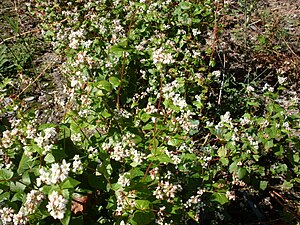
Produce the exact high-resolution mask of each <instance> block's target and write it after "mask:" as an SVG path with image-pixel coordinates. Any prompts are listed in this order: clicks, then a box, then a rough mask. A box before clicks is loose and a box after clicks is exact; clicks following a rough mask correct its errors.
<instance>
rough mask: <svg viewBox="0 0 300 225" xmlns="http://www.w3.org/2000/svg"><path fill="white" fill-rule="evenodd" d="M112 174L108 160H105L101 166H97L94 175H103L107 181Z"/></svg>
mask: <svg viewBox="0 0 300 225" xmlns="http://www.w3.org/2000/svg"><path fill="white" fill-rule="evenodd" d="M112 172H113V168H112V166H111V164H110V160H109V159H106V160H104V161H103V162H102V163H101V164H99V165H98V166H97V171H96V175H97V176H98V175H101V174H102V175H104V177H106V178H107V179H108V178H109V177H110V175H111V174H112Z"/></svg>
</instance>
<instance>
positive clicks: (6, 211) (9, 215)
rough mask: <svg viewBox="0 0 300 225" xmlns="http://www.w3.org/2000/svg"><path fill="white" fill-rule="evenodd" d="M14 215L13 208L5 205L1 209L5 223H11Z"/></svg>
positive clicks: (0, 215) (1, 215) (4, 224)
mask: <svg viewBox="0 0 300 225" xmlns="http://www.w3.org/2000/svg"><path fill="white" fill-rule="evenodd" d="M13 217H14V210H13V209H12V208H8V207H3V208H2V209H0V218H1V222H2V224H3V225H6V224H11V222H12V221H13Z"/></svg>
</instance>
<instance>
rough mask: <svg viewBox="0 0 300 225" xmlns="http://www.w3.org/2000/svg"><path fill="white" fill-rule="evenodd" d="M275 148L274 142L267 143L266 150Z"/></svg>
mask: <svg viewBox="0 0 300 225" xmlns="http://www.w3.org/2000/svg"><path fill="white" fill-rule="evenodd" d="M273 146H274V144H273V140H269V141H267V143H266V144H265V149H266V150H268V149H270V148H272V147H273Z"/></svg>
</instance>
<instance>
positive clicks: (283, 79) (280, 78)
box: [278, 77, 287, 84]
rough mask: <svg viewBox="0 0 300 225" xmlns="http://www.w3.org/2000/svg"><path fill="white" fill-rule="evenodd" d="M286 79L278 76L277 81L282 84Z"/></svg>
mask: <svg viewBox="0 0 300 225" xmlns="http://www.w3.org/2000/svg"><path fill="white" fill-rule="evenodd" d="M286 80H287V77H278V83H279V84H283V83H284V82H285V81H286Z"/></svg>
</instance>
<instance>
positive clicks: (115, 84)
mask: <svg viewBox="0 0 300 225" xmlns="http://www.w3.org/2000/svg"><path fill="white" fill-rule="evenodd" d="M109 83H111V84H112V86H113V87H119V85H120V79H119V78H118V77H115V76H112V77H110V78H109Z"/></svg>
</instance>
